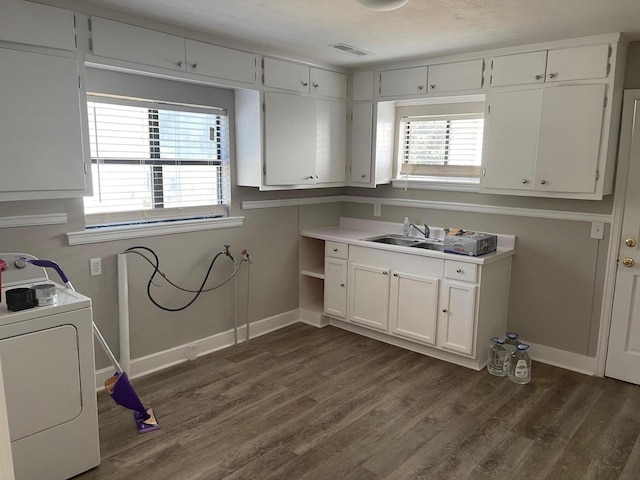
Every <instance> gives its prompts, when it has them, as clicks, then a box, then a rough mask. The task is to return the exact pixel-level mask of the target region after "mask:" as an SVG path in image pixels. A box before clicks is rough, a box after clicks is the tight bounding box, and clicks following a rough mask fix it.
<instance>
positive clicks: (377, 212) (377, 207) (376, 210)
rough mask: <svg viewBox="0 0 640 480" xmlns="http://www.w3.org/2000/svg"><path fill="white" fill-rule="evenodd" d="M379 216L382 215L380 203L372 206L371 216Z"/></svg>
mask: <svg viewBox="0 0 640 480" xmlns="http://www.w3.org/2000/svg"><path fill="white" fill-rule="evenodd" d="M380 215H382V205H381V204H380V203H374V204H373V216H374V217H379V216H380Z"/></svg>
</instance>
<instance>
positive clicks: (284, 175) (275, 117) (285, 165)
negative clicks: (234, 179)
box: [264, 92, 317, 185]
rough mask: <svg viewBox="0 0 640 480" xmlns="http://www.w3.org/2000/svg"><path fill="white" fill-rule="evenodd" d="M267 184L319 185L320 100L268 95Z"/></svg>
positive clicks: (266, 93)
mask: <svg viewBox="0 0 640 480" xmlns="http://www.w3.org/2000/svg"><path fill="white" fill-rule="evenodd" d="M264 101H265V125H264V129H265V163H266V166H267V173H266V181H265V183H266V184H267V185H302V184H313V183H315V172H316V133H317V132H316V116H317V108H316V99H315V98H311V97H302V96H298V95H289V94H283V93H277V92H265V94H264Z"/></svg>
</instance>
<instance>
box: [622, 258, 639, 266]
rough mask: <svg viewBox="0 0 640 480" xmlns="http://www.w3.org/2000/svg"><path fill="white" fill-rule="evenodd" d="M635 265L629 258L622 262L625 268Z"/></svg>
mask: <svg viewBox="0 0 640 480" xmlns="http://www.w3.org/2000/svg"><path fill="white" fill-rule="evenodd" d="M635 263H636V262H634V261H633V258H629V257H627V258H625V259H623V260H622V265H624V266H625V267H633V265H634V264H635Z"/></svg>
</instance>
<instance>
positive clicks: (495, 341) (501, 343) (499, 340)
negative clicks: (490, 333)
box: [491, 337, 504, 345]
mask: <svg viewBox="0 0 640 480" xmlns="http://www.w3.org/2000/svg"><path fill="white" fill-rule="evenodd" d="M491 341H492V342H493V343H497V344H498V345H503V344H504V340H502V339H501V338H498V337H491Z"/></svg>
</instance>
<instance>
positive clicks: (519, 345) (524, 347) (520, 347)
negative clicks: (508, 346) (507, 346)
mask: <svg viewBox="0 0 640 480" xmlns="http://www.w3.org/2000/svg"><path fill="white" fill-rule="evenodd" d="M516 348H517V349H518V350H521V351H525V350H526V349H528V348H529V345H527V344H526V343H519V344H518V345H517V346H516Z"/></svg>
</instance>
